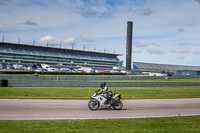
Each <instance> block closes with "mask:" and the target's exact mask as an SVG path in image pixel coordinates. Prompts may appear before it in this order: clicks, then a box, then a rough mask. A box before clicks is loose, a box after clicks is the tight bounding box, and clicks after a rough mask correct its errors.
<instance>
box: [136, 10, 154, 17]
mask: <svg viewBox="0 0 200 133" xmlns="http://www.w3.org/2000/svg"><path fill="white" fill-rule="evenodd" d="M152 13H153V11H152V10H151V9H149V8H147V9H144V10H143V11H141V12H140V13H139V14H138V15H141V16H149V15H151V14H152Z"/></svg>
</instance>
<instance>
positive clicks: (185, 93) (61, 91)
mask: <svg viewBox="0 0 200 133" xmlns="http://www.w3.org/2000/svg"><path fill="white" fill-rule="evenodd" d="M97 89H100V88H86V87H83V88H52V87H50V88H48V87H43V88H37V87H35V88H25V87H0V98H43V99H89V98H90V95H91V94H92V93H93V92H94V91H95V90H97ZM109 89H110V90H111V91H112V92H113V93H121V94H122V98H123V99H156V98H200V86H181V87H180V86H175V87H119V88H117V87H113V88H112V87H110V88H109Z"/></svg>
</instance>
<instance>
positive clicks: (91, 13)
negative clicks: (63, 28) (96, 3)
mask: <svg viewBox="0 0 200 133" xmlns="http://www.w3.org/2000/svg"><path fill="white" fill-rule="evenodd" d="M96 14H97V12H96V11H95V10H94V9H88V10H87V11H85V12H83V13H82V14H81V15H82V16H83V17H84V18H90V17H92V16H95V15H96Z"/></svg>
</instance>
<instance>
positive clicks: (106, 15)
mask: <svg viewBox="0 0 200 133" xmlns="http://www.w3.org/2000/svg"><path fill="white" fill-rule="evenodd" d="M102 17H103V18H110V17H111V13H110V12H108V11H104V12H103V13H102Z"/></svg>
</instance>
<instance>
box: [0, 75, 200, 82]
mask: <svg viewBox="0 0 200 133" xmlns="http://www.w3.org/2000/svg"><path fill="white" fill-rule="evenodd" d="M168 78H169V79H185V78H200V76H199V75H197V76H194V75H173V76H170V77H168ZM0 79H4V80H10V79H13V80H47V81H49V80H56V81H68V80H84V81H86V80H87V81H91V80H94V81H95V80H149V79H165V77H164V76H8V75H0Z"/></svg>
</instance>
